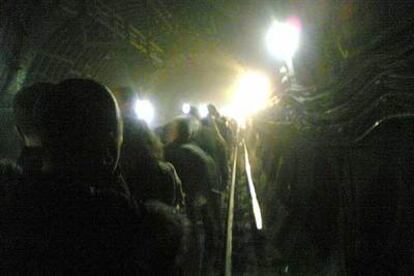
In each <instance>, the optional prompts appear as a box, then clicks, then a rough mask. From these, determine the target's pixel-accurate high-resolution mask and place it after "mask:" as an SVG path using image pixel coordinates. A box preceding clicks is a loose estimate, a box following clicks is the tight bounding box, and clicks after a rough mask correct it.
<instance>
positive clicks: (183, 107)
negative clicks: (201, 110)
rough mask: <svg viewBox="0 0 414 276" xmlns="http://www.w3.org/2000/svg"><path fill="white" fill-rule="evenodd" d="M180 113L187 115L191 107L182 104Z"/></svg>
mask: <svg viewBox="0 0 414 276" xmlns="http://www.w3.org/2000/svg"><path fill="white" fill-rule="evenodd" d="M181 111H182V112H183V113H184V114H188V113H190V111H191V105H190V104H189V103H184V104H183V106H182V107H181Z"/></svg>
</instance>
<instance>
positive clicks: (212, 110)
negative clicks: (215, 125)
mask: <svg viewBox="0 0 414 276" xmlns="http://www.w3.org/2000/svg"><path fill="white" fill-rule="evenodd" d="M207 109H208V114H209V115H210V116H214V117H217V118H218V117H220V113H219V112H218V111H217V108H216V107H215V106H214V105H212V104H209V105H208V106H207Z"/></svg>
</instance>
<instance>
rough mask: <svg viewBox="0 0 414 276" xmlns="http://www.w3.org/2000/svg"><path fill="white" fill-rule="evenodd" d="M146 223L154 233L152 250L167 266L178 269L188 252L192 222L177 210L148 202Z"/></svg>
mask: <svg viewBox="0 0 414 276" xmlns="http://www.w3.org/2000/svg"><path fill="white" fill-rule="evenodd" d="M143 208H144V209H145V214H146V216H145V222H146V227H147V230H148V231H150V232H151V233H152V235H151V236H152V237H153V240H152V249H153V250H154V251H155V252H156V253H157V254H156V255H157V256H159V257H160V258H161V259H163V261H164V262H165V265H166V266H170V267H177V266H179V265H180V264H181V262H182V261H183V259H184V258H185V255H186V253H187V250H188V246H189V236H190V229H191V228H190V222H189V220H188V219H187V218H186V217H185V216H184V215H183V214H181V213H180V212H179V211H178V210H177V209H176V208H173V207H171V206H168V205H167V204H164V203H161V202H159V201H147V202H145V204H144V205H143Z"/></svg>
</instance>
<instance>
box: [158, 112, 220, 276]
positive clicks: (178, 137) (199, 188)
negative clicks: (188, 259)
mask: <svg viewBox="0 0 414 276" xmlns="http://www.w3.org/2000/svg"><path fill="white" fill-rule="evenodd" d="M173 132H176V134H172V136H173V137H175V138H174V142H172V143H170V144H168V145H167V146H166V147H165V158H166V160H168V161H169V162H171V163H172V164H173V165H174V167H175V168H176V170H177V173H178V175H179V176H180V178H181V180H182V183H183V189H184V193H185V195H186V197H185V199H186V200H185V201H186V210H187V214H188V217H189V219H190V220H191V222H192V223H193V225H194V232H195V235H196V236H199V237H198V238H200V236H202V235H204V239H205V244H204V246H205V255H204V256H203V257H202V258H203V262H202V264H201V267H202V268H201V270H202V271H203V272H207V271H208V270H210V269H212V264H213V263H214V262H215V259H214V258H216V257H217V256H218V255H219V254H218V252H217V249H218V246H217V242H218V241H219V236H220V234H219V231H220V230H219V229H220V221H219V220H220V218H219V215H218V214H217V212H216V208H215V206H214V205H215V202H214V201H213V200H212V188H213V187H215V186H216V185H217V184H215V183H216V182H217V175H216V168H215V164H214V161H213V160H212V158H211V157H210V156H209V155H208V154H206V153H205V152H204V151H203V150H202V149H201V148H200V147H199V146H197V145H196V144H194V143H192V142H191V141H190V136H191V134H190V127H189V122H188V120H186V119H179V120H177V122H176V126H175V127H174V128H173ZM199 225H202V229H200V227H199ZM202 232H204V233H202ZM197 254H200V253H199V252H198V253H197Z"/></svg>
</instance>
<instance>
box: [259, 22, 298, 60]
mask: <svg viewBox="0 0 414 276" xmlns="http://www.w3.org/2000/svg"><path fill="white" fill-rule="evenodd" d="M299 37H300V27H299V26H296V25H295V24H292V23H289V22H286V23H282V22H277V21H275V22H273V24H272V26H271V27H270V29H269V31H268V33H267V36H266V44H267V48H268V49H269V51H270V53H271V54H272V55H273V56H275V57H276V58H278V59H281V60H283V61H290V60H291V59H292V58H293V55H294V54H295V52H296V50H297V49H298V47H299V41H300V38H299Z"/></svg>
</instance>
